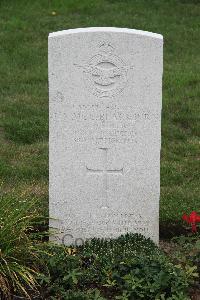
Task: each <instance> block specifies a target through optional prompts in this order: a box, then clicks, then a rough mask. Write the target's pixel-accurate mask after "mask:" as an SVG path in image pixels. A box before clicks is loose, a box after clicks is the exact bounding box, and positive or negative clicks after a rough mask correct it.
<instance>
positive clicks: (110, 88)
mask: <svg viewBox="0 0 200 300" xmlns="http://www.w3.org/2000/svg"><path fill="white" fill-rule="evenodd" d="M113 52H114V47H113V46H112V45H111V44H110V43H109V42H105V41H104V42H101V43H100V44H99V47H98V54H96V55H94V56H92V57H91V58H90V59H89V61H88V63H87V64H85V65H83V66H80V65H78V66H79V67H81V68H82V70H83V78H84V82H85V85H86V87H87V89H88V90H90V91H91V92H92V94H94V95H95V96H98V97H113V96H115V95H117V94H118V93H120V92H121V91H122V90H123V89H124V87H125V85H126V82H127V71H128V69H130V68H131V67H128V66H126V64H125V63H124V62H123V60H122V59H121V58H120V57H118V56H117V55H116V54H114V53H113Z"/></svg>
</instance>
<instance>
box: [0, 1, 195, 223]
mask: <svg viewBox="0 0 200 300" xmlns="http://www.w3.org/2000/svg"><path fill="white" fill-rule="evenodd" d="M52 12H56V14H55V15H53V14H52ZM199 20H200V2H199V1H198V0H193V1H192V0H168V1H167V0H151V1H149V0H146V1H145V0H121V1H120V0H95V1H92V0H63V1H58V0H57V1H53V0H52V1H47V0H42V1H41V0H34V1H31V0H29V1H27V0H26V1H25V0H14V1H11V0H6V1H5V0H1V2H0V28H1V31H0V45H1V46H0V143H1V147H0V178H1V181H2V182H3V185H2V189H3V191H6V192H7V194H8V195H9V193H10V191H11V190H13V188H14V189H15V192H16V195H17V196H19V197H20V198H23V197H26V195H30V194H31V195H33V196H36V197H38V198H39V199H41V203H43V206H44V211H45V212H47V207H48V201H47V199H48V78H47V36H48V33H49V32H53V31H58V30H63V29H68V28H76V27H89V26H117V27H129V28H135V29H141V30H147V31H152V32H157V33H161V34H163V36H164V78H163V113H162V158H161V203H160V204H161V205H160V223H161V225H162V224H163V226H164V225H165V224H170V223H173V222H176V221H178V220H180V218H181V215H182V214H183V212H187V213H188V212H190V211H191V210H197V211H199V212H200V201H199V198H200V197H199V196H200V188H199V186H200V180H199V174H200V155H199V148H200V147H199V146H200V139H199V133H200V121H199V116H200V105H199V100H200V72H199V69H200V55H199V49H200V39H199V33H200V25H199Z"/></svg>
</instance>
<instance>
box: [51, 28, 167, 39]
mask: <svg viewBox="0 0 200 300" xmlns="http://www.w3.org/2000/svg"><path fill="white" fill-rule="evenodd" d="M88 32H94V33H95V32H113V33H114V32H116V33H129V34H135V35H143V36H146V37H151V38H157V39H160V40H162V39H163V36H162V35H161V34H158V33H153V32H149V31H143V30H137V29H129V28H117V27H86V28H75V29H68V30H62V31H56V32H52V33H49V38H51V37H56V36H60V35H68V34H76V33H88Z"/></svg>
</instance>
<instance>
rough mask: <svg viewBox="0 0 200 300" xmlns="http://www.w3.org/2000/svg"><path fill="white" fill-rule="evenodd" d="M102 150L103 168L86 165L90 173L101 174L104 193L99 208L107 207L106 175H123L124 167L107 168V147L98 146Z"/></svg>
mask: <svg viewBox="0 0 200 300" xmlns="http://www.w3.org/2000/svg"><path fill="white" fill-rule="evenodd" d="M99 149H100V150H101V151H103V168H102V169H91V168H88V167H87V166H86V170H87V172H88V173H91V174H102V175H103V187H104V195H103V203H102V205H101V208H102V209H104V208H108V175H109V174H112V175H114V174H115V175H118V174H120V175H123V171H124V167H122V168H121V169H109V168H108V167H107V165H108V148H99Z"/></svg>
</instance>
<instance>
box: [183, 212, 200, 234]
mask: <svg viewBox="0 0 200 300" xmlns="http://www.w3.org/2000/svg"><path fill="white" fill-rule="evenodd" d="M182 219H183V220H184V221H186V222H187V223H188V224H191V225H192V232H197V225H196V223H197V222H200V216H198V215H197V213H196V211H192V212H191V214H190V215H189V216H188V215H186V214H184V215H183V216H182Z"/></svg>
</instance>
